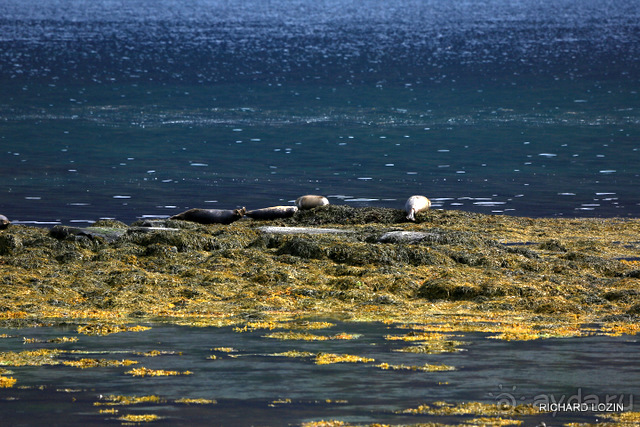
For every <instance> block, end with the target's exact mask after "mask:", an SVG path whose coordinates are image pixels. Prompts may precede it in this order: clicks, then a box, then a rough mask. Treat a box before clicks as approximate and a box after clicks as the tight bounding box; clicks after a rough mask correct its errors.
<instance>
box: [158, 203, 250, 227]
mask: <svg viewBox="0 0 640 427" xmlns="http://www.w3.org/2000/svg"><path fill="white" fill-rule="evenodd" d="M246 212H247V210H246V209H245V208H244V207H243V208H240V209H197V208H194V209H189V210H188V211H184V212H181V213H179V214H177V215H174V216H172V217H171V218H170V219H181V220H184V221H191V222H197V223H198V224H231V223H232V222H234V221H237V220H239V219H240V218H242V217H243V216H244V214H245V213H246Z"/></svg>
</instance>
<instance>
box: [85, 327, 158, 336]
mask: <svg viewBox="0 0 640 427" xmlns="http://www.w3.org/2000/svg"><path fill="white" fill-rule="evenodd" d="M149 329H151V327H149V326H139V325H136V326H126V325H105V324H90V325H82V326H78V333H80V334H85V335H101V336H104V335H111V334H117V333H120V332H142V331H147V330H149Z"/></svg>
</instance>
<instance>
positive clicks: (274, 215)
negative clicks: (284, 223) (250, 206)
mask: <svg viewBox="0 0 640 427" xmlns="http://www.w3.org/2000/svg"><path fill="white" fill-rule="evenodd" d="M296 212H298V207H297V206H272V207H270V208H262V209H254V210H252V211H248V212H247V213H246V215H247V216H248V217H249V218H253V219H264V220H269V219H280V218H289V217H292V216H293V214H295V213H296Z"/></svg>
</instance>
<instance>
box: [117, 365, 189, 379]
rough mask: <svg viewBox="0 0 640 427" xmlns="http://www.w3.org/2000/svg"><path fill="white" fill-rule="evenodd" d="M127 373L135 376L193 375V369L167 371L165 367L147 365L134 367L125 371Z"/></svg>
mask: <svg viewBox="0 0 640 427" xmlns="http://www.w3.org/2000/svg"><path fill="white" fill-rule="evenodd" d="M125 374H127V375H132V376H134V377H147V376H148V377H169V376H175V375H192V374H193V372H191V371H183V372H180V371H166V370H164V369H148V368H145V367H141V368H133V369H131V370H130V371H127V372H125Z"/></svg>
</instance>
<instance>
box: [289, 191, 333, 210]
mask: <svg viewBox="0 0 640 427" xmlns="http://www.w3.org/2000/svg"><path fill="white" fill-rule="evenodd" d="M328 204H329V200H327V198H326V197H324V196H315V195H313V194H308V195H306V196H300V197H298V198H297V199H296V206H298V208H300V209H313V208H317V207H318V206H325V205H328Z"/></svg>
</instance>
